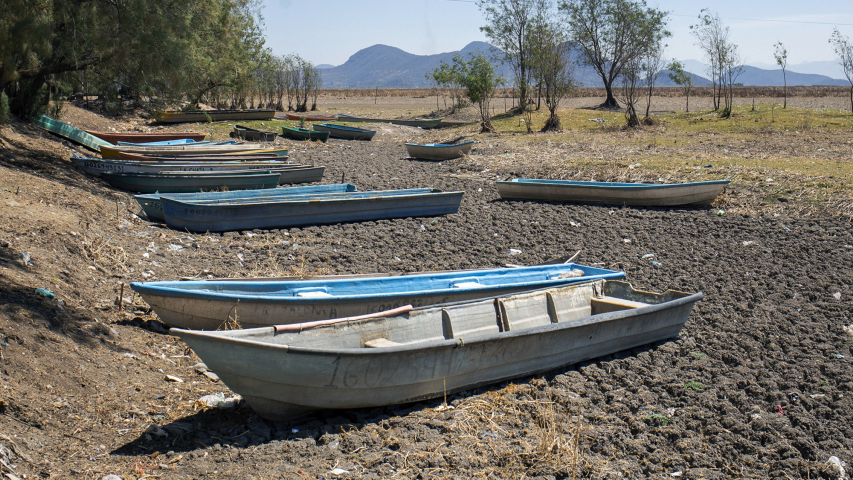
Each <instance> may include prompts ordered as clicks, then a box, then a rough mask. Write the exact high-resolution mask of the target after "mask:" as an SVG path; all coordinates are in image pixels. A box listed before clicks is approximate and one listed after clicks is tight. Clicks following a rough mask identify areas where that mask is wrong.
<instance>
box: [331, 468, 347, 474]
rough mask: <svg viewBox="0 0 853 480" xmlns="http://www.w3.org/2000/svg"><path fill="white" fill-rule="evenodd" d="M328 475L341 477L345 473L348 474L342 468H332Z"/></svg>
mask: <svg viewBox="0 0 853 480" xmlns="http://www.w3.org/2000/svg"><path fill="white" fill-rule="evenodd" d="M330 473H331V474H332V475H343V474H345V473H349V470H344V469H343V468H333V469H332V471H331V472H330Z"/></svg>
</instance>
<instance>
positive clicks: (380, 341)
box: [364, 337, 402, 348]
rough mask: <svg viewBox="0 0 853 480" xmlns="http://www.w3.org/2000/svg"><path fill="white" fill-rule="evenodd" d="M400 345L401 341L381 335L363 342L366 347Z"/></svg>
mask: <svg viewBox="0 0 853 480" xmlns="http://www.w3.org/2000/svg"><path fill="white" fill-rule="evenodd" d="M400 345H402V343H397V342H392V341H391V340H388V339H387V338H382V337H380V338H374V339H373V340H368V341H366V342H364V346H365V347H368V348H381V347H399V346H400Z"/></svg>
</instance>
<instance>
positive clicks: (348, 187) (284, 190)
mask: <svg viewBox="0 0 853 480" xmlns="http://www.w3.org/2000/svg"><path fill="white" fill-rule="evenodd" d="M303 189H305V190H303ZM308 189H311V190H318V191H322V190H332V189H343V190H345V191H346V192H356V191H358V187H356V186H355V185H353V184H352V183H332V184H327V185H308V186H301V187H276V188H259V189H249V190H234V191H229V192H195V193H140V194H137V195H134V196H133V197H134V198H136V199H142V200H152V201H157V200H160V199H161V198H163V197H166V198H172V199H176V200H180V199H182V198H188V199H192V200H196V199H204V196H205V195H208V196H211V197H214V198H215V197H216V196H217V195H222V196H223V197H224V198H228V196H227V195H231V196H236V197H241V196H263V197H267V196H269V197H272V196H275V194H276V193H278V194H280V195H294V192H292V190H297V191H311V190H308ZM341 193H344V192H341Z"/></svg>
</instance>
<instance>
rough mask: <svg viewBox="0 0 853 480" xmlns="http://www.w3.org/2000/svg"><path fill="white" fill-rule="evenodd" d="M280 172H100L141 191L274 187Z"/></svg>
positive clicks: (109, 180)
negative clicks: (211, 173)
mask: <svg viewBox="0 0 853 480" xmlns="http://www.w3.org/2000/svg"><path fill="white" fill-rule="evenodd" d="M280 176H281V175H280V174H278V173H264V172H251V173H225V172H223V173H222V174H219V175H203V174H198V175H179V174H171V173H115V172H101V178H103V179H104V180H106V182H107V183H109V184H110V186H112V187H115V188H120V189H122V190H128V191H131V192H138V193H155V192H160V193H184V192H202V191H210V190H246V189H257V188H275V187H277V186H278V180H279V177H280Z"/></svg>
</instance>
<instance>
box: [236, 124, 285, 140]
mask: <svg viewBox="0 0 853 480" xmlns="http://www.w3.org/2000/svg"><path fill="white" fill-rule="evenodd" d="M233 136H234V137H236V138H242V139H243V140H250V141H254V142H274V141H275V137H276V133H275V132H265V131H263V130H258V129H255V128H250V127H244V126H243V125H234V132H233Z"/></svg>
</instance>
